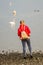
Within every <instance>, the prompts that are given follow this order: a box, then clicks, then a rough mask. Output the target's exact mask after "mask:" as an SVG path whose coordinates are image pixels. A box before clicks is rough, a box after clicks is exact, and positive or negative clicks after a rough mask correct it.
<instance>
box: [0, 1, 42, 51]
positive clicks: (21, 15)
mask: <svg viewBox="0 0 43 65" xmlns="http://www.w3.org/2000/svg"><path fill="white" fill-rule="evenodd" d="M14 10H15V11H16V16H14V15H13V11H14ZM22 19H24V20H25V23H26V25H28V26H29V27H30V28H31V45H32V50H33V51H34V50H42V51H43V0H0V51H1V50H3V49H4V50H9V49H10V50H14V51H22V43H21V41H20V39H19V37H18V36H17V29H18V27H19V22H20V20H22ZM12 21H15V26H14V27H11V26H10V24H9V22H12ZM27 49H28V48H27Z"/></svg>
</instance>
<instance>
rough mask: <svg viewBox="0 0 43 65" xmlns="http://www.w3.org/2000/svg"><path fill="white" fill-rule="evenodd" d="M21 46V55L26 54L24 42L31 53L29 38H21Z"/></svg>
mask: <svg viewBox="0 0 43 65" xmlns="http://www.w3.org/2000/svg"><path fill="white" fill-rule="evenodd" d="M21 41H22V46H23V56H26V43H27V46H28V49H29V51H30V55H32V51H31V44H30V39H28V38H27V39H22V40H21Z"/></svg>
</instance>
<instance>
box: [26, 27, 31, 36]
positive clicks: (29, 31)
mask: <svg viewBox="0 0 43 65" xmlns="http://www.w3.org/2000/svg"><path fill="white" fill-rule="evenodd" d="M27 34H28V36H30V35H31V30H30V28H29V27H28V26H27Z"/></svg>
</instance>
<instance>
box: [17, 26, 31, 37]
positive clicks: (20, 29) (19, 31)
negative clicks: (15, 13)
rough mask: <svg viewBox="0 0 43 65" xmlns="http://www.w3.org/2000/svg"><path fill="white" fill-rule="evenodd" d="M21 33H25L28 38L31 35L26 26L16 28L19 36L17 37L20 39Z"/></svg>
mask: <svg viewBox="0 0 43 65" xmlns="http://www.w3.org/2000/svg"><path fill="white" fill-rule="evenodd" d="M22 31H25V32H26V33H27V35H28V36H30V34H31V31H30V29H29V27H28V26H26V25H23V26H22V25H20V27H19V28H18V36H19V37H21V32H22Z"/></svg>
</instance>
